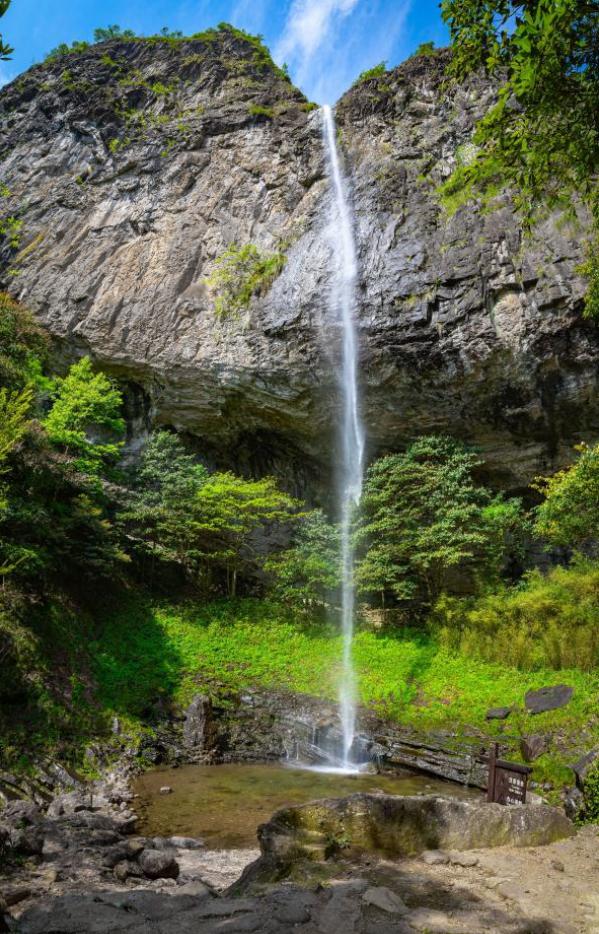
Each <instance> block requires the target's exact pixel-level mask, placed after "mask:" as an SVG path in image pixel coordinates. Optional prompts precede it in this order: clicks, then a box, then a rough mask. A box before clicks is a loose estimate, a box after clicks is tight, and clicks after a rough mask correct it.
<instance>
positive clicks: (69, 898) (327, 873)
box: [1, 773, 599, 934]
mask: <svg viewBox="0 0 599 934" xmlns="http://www.w3.org/2000/svg"><path fill="white" fill-rule="evenodd" d="M131 805H132V796H131V793H130V791H129V788H128V784H127V776H126V775H123V774H118V773H113V774H112V775H111V776H109V777H108V779H107V780H105V781H104V782H102V783H98V784H97V785H96V786H95V787H94V788H93V794H90V793H89V792H88V791H81V790H78V791H75V792H70V793H68V794H61V795H57V796H55V798H54V799H53V801H52V802H51V804H50V806H49V807H48V808H47V810H45V812H44V811H42V810H40V809H39V808H38V807H37V806H36V805H34V804H32V803H30V802H22V801H21V802H15V803H13V804H11V805H9V806H8V807H7V808H5V810H4V812H3V815H2V818H3V820H2V829H1V834H2V837H3V841H4V844H5V850H4V852H5V853H6V852H8V846H9V845H10V846H11V847H12V848H13V853H14V852H15V850H18V852H19V854H20V858H19V859H18V860H17V861H13V862H12V863H11V864H10V865H9V866H7V867H5V869H4V873H3V880H2V885H1V891H2V895H3V897H4V899H5V901H6V907H7V909H8V912H9V914H8V915H7V916H6V918H7V920H6V922H5V928H4V930H8V931H16V932H20V934H96V932H97V934H108V932H113V931H124V932H129V934H142V932H153V934H171V932H172V934H175V932H176V934H186V932H190V934H191V932H193V934H216V932H221V931H223V932H224V931H226V932H242V931H243V932H246V931H247V932H249V931H256V932H261V934H284V932H285V934H286V932H290V931H295V930H296V929H297V930H298V931H302V932H305V934H339V932H341V931H342V932H343V934H346V932H347V934H350V932H354V934H362V932H364V934H366V932H368V934H371V932H381V934H382V932H387V931H389V932H398V934H401V932H409V934H411V932H414V931H417V932H418V931H420V932H423V934H424V932H428V934H441V932H447V934H450V932H451V934H453V932H455V934H461V932H463V934H478V932H481V931H494V932H506V934H507V932H509V934H512V932H514V934H515V932H520V934H524V932H531V934H541V932H547V934H575V932H592V931H599V896H598V895H597V891H596V879H597V871H598V869H599V855H598V850H597V842H598V841H597V836H598V834H599V828H596V827H586V828H583V829H582V830H580V831H579V832H578V833H577V834H576V835H575V836H573V837H571V838H570V839H565V840H562V841H560V842H557V843H552V844H551V845H548V846H544V847H534V848H533V847H512V846H505V847H496V848H493V849H478V850H466V851H461V852H457V851H453V850H448V851H439V850H437V851H432V850H427V851H425V852H424V853H422V854H420V856H418V857H415V858H410V859H398V860H391V859H381V858H379V857H376V856H373V855H372V856H371V855H368V854H366V855H363V856H362V857H361V858H358V859H353V860H351V861H350V860H344V859H334V860H328V861H327V862H326V864H320V865H317V866H316V869H315V872H314V873H313V875H312V878H311V879H310V880H307V879H304V880H303V881H302V882H301V883H298V881H297V880H293V878H292V877H290V878H289V879H287V880H285V881H278V882H274V883H271V884H255V883H254V884H249V885H246V886H245V888H246V891H245V892H242V893H240V894H235V895H234V894H232V892H231V890H229V886H230V885H231V884H232V883H233V882H234V881H235V880H236V879H238V877H239V876H240V875H241V873H242V871H243V869H244V868H245V867H246V866H247V865H248V864H250V863H251V862H253V860H254V859H255V858H256V857H257V856H258V855H259V851H258V850H240V851H234V852H219V853H215V852H208V851H207V850H206V849H205V848H203V847H202V845H201V842H200V841H197V840H193V839H190V838H182V837H172V838H169V839H164V838H144V837H140V836H138V835H137V834H136V832H135V830H136V816H135V814H134V813H133V811H132V810H131ZM468 807H470V805H468ZM476 807H481V805H476ZM280 813H282V812H280ZM560 820H561V818H560ZM242 887H243V885H242ZM239 889H240V886H239V885H237V886H236V887H234V890H235V891H236V892H239Z"/></svg>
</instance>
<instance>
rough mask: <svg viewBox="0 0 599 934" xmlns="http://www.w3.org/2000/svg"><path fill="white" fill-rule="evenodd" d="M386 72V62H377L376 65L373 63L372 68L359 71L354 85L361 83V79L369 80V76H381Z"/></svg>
mask: <svg viewBox="0 0 599 934" xmlns="http://www.w3.org/2000/svg"><path fill="white" fill-rule="evenodd" d="M386 73H387V62H379V63H378V65H374V67H373V68H368V69H367V70H366V71H363V72H361V74H359V75H358V77H357V78H356V80H355V81H354V87H356V85H358V84H362V82H363V81H370V80H371V78H382V77H383V75H384V74H386Z"/></svg>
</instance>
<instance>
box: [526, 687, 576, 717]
mask: <svg viewBox="0 0 599 934" xmlns="http://www.w3.org/2000/svg"><path fill="white" fill-rule="evenodd" d="M573 693H574V688H571V687H569V685H567V684H557V685H555V687H548V688H539V689H538V691H528V693H527V694H526V695H525V697H524V703H525V705H526V709H527V710H528V712H529V713H533V714H535V713H545V712H546V711H547V710H557V709H558V708H559V707H565V706H566V704H568V703H569V702H570V700H571V698H572V695H573Z"/></svg>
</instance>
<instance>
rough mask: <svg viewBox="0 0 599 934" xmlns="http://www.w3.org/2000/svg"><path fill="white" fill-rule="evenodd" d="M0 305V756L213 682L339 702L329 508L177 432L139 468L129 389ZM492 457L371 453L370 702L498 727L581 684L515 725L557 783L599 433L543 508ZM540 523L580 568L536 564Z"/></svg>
mask: <svg viewBox="0 0 599 934" xmlns="http://www.w3.org/2000/svg"><path fill="white" fill-rule="evenodd" d="M239 252H243V251H240V250H239V249H238V248H235V249H234V250H232V251H230V258H231V261H232V262H234V261H235V260H236V257H237V255H238V253H239ZM248 257H249V258H248ZM246 259H247V261H248V263H249V265H250V268H251V269H253V271H254V273H255V261H256V259H258V260H259V262H260V263H263V262H266V260H265V258H264V256H263V255H262V254H260V253H259V252H258V251H253V250H252V251H250V252H249V254H248V256H246ZM253 264H254V265H253ZM260 268H261V269H262V268H263V267H260ZM246 272H247V268H246V267H243V269H242V273H243V274H242V275H241V281H242V282H243V283H244V288H247V279H246ZM227 275H228V276H229V277H230V279H229V280H227V281H228V282H229V284H230V285H231V288H232V289H234V287H235V283H236V282H237V280H236V278H235V276H234V275H233V273H232V271H231V266H230V265H228V272H227ZM259 278H260V277H259ZM227 288H228V285H227ZM249 294H250V295H251V294H253V290H252V289H250V292H249ZM233 295H235V292H234V291H233ZM0 310H1V311H2V314H1V315H0V337H1V339H2V340H1V347H2V350H1V352H0V577H1V578H2V581H1V584H2V586H1V587H0V742H1V744H2V746H1V749H0V765H2V766H4V765H10V767H15V768H20V767H21V765H22V763H20V759H19V756H20V750H22V749H23V748H25V747H27V748H29V749H31V750H32V751H33V752H34V753H35V752H42V751H45V752H52V754H59V755H61V756H62V757H65V758H69V757H70V758H73V759H77V760H79V759H81V756H82V752H83V749H84V747H85V745H86V744H87V743H89V742H90V741H91V740H93V738H94V737H95V736H101V737H103V738H109V736H110V733H109V729H108V727H109V724H110V719H111V717H112V716H114V715H118V716H119V717H120V718H121V719H122V721H123V723H124V724H125V726H126V727H127V728H128V729H129V730H131V731H133V733H139V732H140V731H143V730H145V729H150V728H151V724H152V723H153V722H154V721H155V719H156V714H157V711H158V709H159V708H161V709H162V710H163V711H164V705H165V704H167V705H168V704H185V703H187V701H188V700H189V699H190V697H191V695H192V694H193V693H194V691H196V690H197V689H198V685H200V686H202V685H203V684H206V683H210V684H212V685H213V686H214V685H220V688H215V689H218V690H221V689H222V688H225V689H235V690H237V689H242V688H243V687H244V686H248V685H252V684H256V685H261V686H264V687H277V688H288V689H293V690H300V691H306V692H309V693H315V694H321V695H323V696H325V697H332V698H334V697H335V696H336V680H337V674H338V665H339V660H340V657H341V651H340V637H339V634H338V626H337V625H336V624H335V620H336V615H337V613H338V610H337V609H336V608H337V607H338V605H339V580H340V565H339V548H338V541H339V530H338V527H337V526H336V524H335V522H334V521H332V517H331V516H327V515H326V513H325V512H324V511H323V510H311V509H310V508H308V507H307V506H306V504H304V503H302V502H300V501H298V500H296V499H294V498H293V497H291V496H290V495H289V494H288V493H287V492H285V490H284V489H282V488H281V486H280V485H279V483H277V482H275V480H274V479H273V478H269V477H262V478H248V477H240V476H238V475H236V474H235V473H233V472H232V471H222V470H221V471H213V470H210V469H208V467H207V466H206V465H205V464H204V463H203V462H202V459H201V457H198V456H197V455H195V454H193V453H191V452H190V451H188V450H187V449H186V448H185V446H184V444H183V442H182V440H181V438H180V437H179V436H177V435H176V433H174V432H172V431H168V430H164V429H160V430H156V431H155V432H154V433H153V434H152V435H151V436H150V438H149V439H148V441H147V443H146V445H145V447H144V449H143V450H142V451H141V452H140V454H139V456H138V458H137V459H136V461H135V462H134V463H133V464H130V465H129V466H127V467H125V466H124V465H123V464H122V462H121V451H122V445H123V439H124V430H125V424H124V420H123V390H122V388H121V387H120V386H119V385H118V384H117V382H116V381H115V380H114V378H112V377H111V376H110V375H109V374H107V373H104V372H102V371H101V370H99V369H98V368H97V367H95V366H94V365H93V364H92V362H91V361H90V360H89V359H88V358H85V357H84V358H82V359H79V360H77V361H75V362H74V363H73V364H72V365H71V366H70V367H68V368H67V369H66V370H65V371H63V372H62V373H61V374H56V373H53V372H52V371H51V369H50V365H49V361H50V356H49V352H48V342H47V339H46V337H45V335H44V333H43V332H42V331H41V330H40V328H39V326H38V325H37V324H36V323H35V321H34V319H33V318H32V316H31V315H30V314H29V313H28V312H27V311H26V309H24V308H23V307H22V306H20V305H19V304H18V303H17V302H15V301H14V300H13V299H11V298H9V297H8V296H6V295H3V296H0ZM482 466H483V464H482V461H481V459H480V457H479V456H478V455H477V454H476V452H473V451H472V450H470V449H468V448H467V447H466V446H465V445H464V444H463V443H461V442H458V441H456V440H455V439H451V438H448V437H439V436H428V437H422V438H419V439H418V440H416V441H415V442H413V443H412V444H411V445H410V446H409V447H408V448H407V450H406V451H404V452H403V453H397V454H393V455H389V456H387V457H383V458H381V459H379V460H377V461H375V462H374V463H372V464H371V465H370V467H369V469H368V472H367V476H366V481H365V485H364V496H363V501H362V506H361V509H360V510H359V511H358V512H357V513H356V515H355V516H354V534H355V544H356V557H357V572H356V573H357V584H358V589H359V593H360V598H361V599H363V600H364V601H366V603H365V608H364V611H363V614H362V615H363V621H362V623H361V624H360V626H359V627H358V632H357V636H356V641H355V647H354V655H355V661H356V666H357V669H358V673H359V678H360V691H361V695H362V700H363V702H364V703H366V704H369V705H372V706H373V707H374V708H375V709H377V710H378V711H379V712H380V713H381V714H383V715H385V716H389V717H392V718H394V719H396V720H398V721H401V722H404V723H407V724H409V723H412V724H414V725H415V726H418V727H420V728H423V729H428V728H443V729H449V730H451V731H453V732H457V733H458V734H459V733H461V732H468V731H469V730H470V731H471V730H472V729H474V730H479V731H480V732H481V735H482V734H483V732H484V733H485V734H488V732H489V731H491V732H492V731H493V730H495V729H499V727H497V726H493V725H491V726H489V725H487V724H485V722H484V714H485V711H486V710H487V708H488V707H489V706H492V705H502V706H503V705H511V704H514V705H520V707H521V704H522V700H523V695H524V692H525V690H526V688H528V687H539V686H542V685H544V684H551V683H556V682H557V681H559V682H566V683H569V684H572V685H573V686H574V687H575V690H576V693H575V699H574V701H573V702H572V704H571V705H569V706H568V707H567V708H566V709H565V710H564V711H561V712H557V713H554V714H550V715H549V714H548V715H543V717H541V718H539V719H535V721H534V723H533V724H531V722H530V720H529V719H528V718H527V717H526V716H525V714H524V713H523V712H522V711H521V710H520V712H515V713H514V714H513V715H512V717H511V718H510V720H509V724H508V726H507V727H506V729H507V730H508V732H509V734H510V735H512V736H514V737H516V738H517V736H518V735H519V734H520V733H523V732H527V731H531V730H532V729H534V730H535V731H539V730H544V729H547V730H551V731H552V732H553V733H554V745H553V748H552V751H551V752H550V753H548V754H546V755H545V756H544V757H543V759H542V761H541V762H540V764H539V766H538V774H540V775H543V776H552V779H553V780H559V781H562V780H567V771H566V769H565V765H566V764H567V762H568V761H571V760H573V759H574V757H575V756H576V755H577V754H578V753H579V752H581V751H584V750H585V749H587V748H590V747H591V746H592V745H594V744H595V743H596V742H597V741H598V740H599V736H598V735H597V733H598V724H597V711H596V709H595V696H596V693H594V692H596V690H597V687H598V684H597V670H598V667H599V665H598V662H599V637H598V636H597V632H599V599H598V597H597V594H598V592H599V563H598V562H597V560H596V542H597V539H598V538H599V533H598V530H599V493H598V491H599V446H596V447H581V448H580V449H578V450H577V451H575V452H573V460H572V464H571V466H570V467H569V468H567V469H565V470H562V471H559V472H558V473H556V474H554V475H553V476H552V477H549V478H546V479H539V480H538V481H537V482H536V483H535V485H534V495H536V496H537V497H538V498H539V499H541V503H540V506H538V507H537V508H535V509H532V510H531V509H526V508H525V507H524V505H523V503H522V502H521V501H520V500H516V499H510V498H507V497H505V496H503V495H501V494H498V493H497V492H495V491H492V490H490V489H488V488H487V487H486V486H485V485H484V484H483V483H482V482H481V481H480V479H479V477H480V472H481V467H482ZM531 537H537V538H538V540H539V541H538V543H537V546H536V547H542V544H543V542H548V543H549V544H551V545H552V546H553V545H556V546H559V547H560V548H562V549H566V550H567V552H568V553H570V554H571V555H572V557H571V559H570V561H569V563H567V564H565V565H564V566H559V567H555V568H553V569H551V570H550V571H549V572H547V573H545V574H542V573H541V572H539V571H534V570H530V569H529V570H527V569H526V555H527V548H526V547H525V546H526V543H527V542H529V541H530V538H531ZM250 594H251V595H252V597H250V596H248V595H250ZM159 595H162V596H159ZM182 596H184V597H185V600H186V602H181V600H182ZM240 597H243V598H244V599H240ZM375 619H376V620H378V622H379V623H380V625H381V628H380V629H378V630H377V629H375V628H373V626H374V622H373V620H375Z"/></svg>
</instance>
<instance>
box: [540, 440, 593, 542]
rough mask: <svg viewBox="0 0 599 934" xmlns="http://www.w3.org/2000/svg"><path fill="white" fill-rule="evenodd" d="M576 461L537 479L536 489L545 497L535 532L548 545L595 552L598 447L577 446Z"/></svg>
mask: <svg viewBox="0 0 599 934" xmlns="http://www.w3.org/2000/svg"><path fill="white" fill-rule="evenodd" d="M578 453H579V456H578V460H577V461H576V462H575V463H574V464H572V465H571V466H570V467H567V468H566V469H565V470H560V471H558V472H557V473H555V474H553V476H552V477H544V478H540V479H539V480H537V482H536V488H537V489H538V490H540V492H542V493H543V495H544V496H545V500H544V502H543V503H542V504H541V505H540V506H539V509H538V511H537V518H536V525H535V529H536V532H537V534H538V535H540V536H542V537H543V538H545V539H547V541H549V542H550V543H551V544H552V545H561V546H563V547H566V548H572V549H575V550H578V549H585V550H596V548H597V542H598V540H599V444H597V445H595V446H594V447H587V445H580V446H579V448H578Z"/></svg>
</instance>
